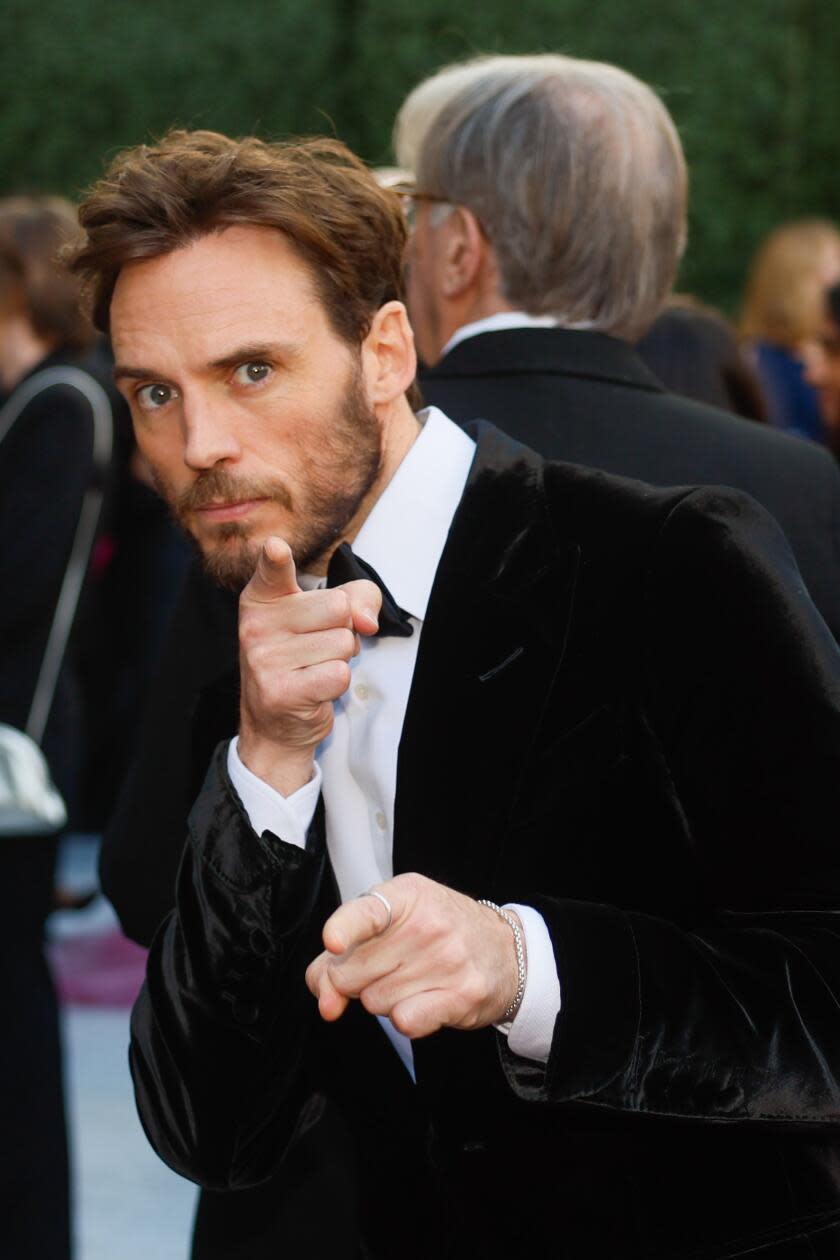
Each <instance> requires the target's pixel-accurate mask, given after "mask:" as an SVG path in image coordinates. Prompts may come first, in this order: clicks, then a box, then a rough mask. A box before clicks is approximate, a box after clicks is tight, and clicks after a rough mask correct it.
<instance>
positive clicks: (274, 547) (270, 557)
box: [243, 537, 300, 604]
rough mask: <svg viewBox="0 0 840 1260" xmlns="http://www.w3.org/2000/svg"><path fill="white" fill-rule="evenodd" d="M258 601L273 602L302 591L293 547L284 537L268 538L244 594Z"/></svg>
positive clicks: (263, 602)
mask: <svg viewBox="0 0 840 1260" xmlns="http://www.w3.org/2000/svg"><path fill="white" fill-rule="evenodd" d="M246 593H247V594H248V596H249V597H250V598H251V599H253V600H256V601H257V603H260V604H265V603H271V602H272V601H273V600H275V599H283V598H284V597H285V596H286V595H297V594H299V593H300V587H299V586H298V580H297V570H296V568H295V559H294V556H293V555H292V549H291V547H290V546H289V544H288V543H287V542H286V541H285V539H283V538H277V537H269V538H266V540H265V542H264V543H263V545H262V548H261V550H260V555H259V559H258V560H257V567H256V568H255V569H254V572H253V574H252V575H251V579H250V581H249V582H248V585H247V586H246V587H245V590H244V591H243V595H244V594H246Z"/></svg>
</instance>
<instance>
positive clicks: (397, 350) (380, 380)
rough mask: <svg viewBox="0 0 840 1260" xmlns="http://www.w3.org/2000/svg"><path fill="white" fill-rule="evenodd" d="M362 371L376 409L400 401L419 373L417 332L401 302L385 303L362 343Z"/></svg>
mask: <svg viewBox="0 0 840 1260" xmlns="http://www.w3.org/2000/svg"><path fill="white" fill-rule="evenodd" d="M362 372H363V375H364V379H365V385H366V388H367V396H368V399H369V400H370V402H371V404H372V405H373V406H378V405H387V404H388V403H392V402H394V401H395V400H396V399H398V398H400V397H401V396H402V395H403V394H404V393H405V392H406V390H407V389H408V388H409V386H410V385H411V383H412V381H413V380H414V377H415V376H416V374H417V355H416V353H415V350H414V333H413V332H412V331H411V325H410V324H409V322H408V315H407V314H406V309H405V306H404V305H403V303H402V302H386V303H385V305H384V306H380V308H379V310H378V311H377V312H376V314H375V315H374V317H373V321H372V323H371V326H370V331H369V333H368V335H367V336H366V337H365V339H364V341H363V342H362Z"/></svg>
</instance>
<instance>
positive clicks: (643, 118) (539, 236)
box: [395, 54, 840, 638]
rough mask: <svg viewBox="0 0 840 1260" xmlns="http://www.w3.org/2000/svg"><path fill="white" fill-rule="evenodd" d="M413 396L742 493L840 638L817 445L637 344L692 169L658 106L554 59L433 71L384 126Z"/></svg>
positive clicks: (546, 447) (636, 467) (569, 61)
mask: <svg viewBox="0 0 840 1260" xmlns="http://www.w3.org/2000/svg"><path fill="white" fill-rule="evenodd" d="M395 147H396V153H397V158H398V160H399V162H400V164H401V165H402V166H404V167H406V168H408V169H409V170H411V171H412V172H414V175H415V184H416V188H415V193H414V204H413V207H412V210H413V221H414V231H413V235H412V239H411V242H410V246H409V284H408V300H409V310H410V315H411V321H412V324H413V327H414V330H415V336H416V339H417V345H418V350H419V352H420V356H421V358H422V359H423V360H424V361H425V363H426V365H427V367H426V371H425V373H424V374H423V376H422V378H421V380H422V388H423V392H424V395H425V397H426V400H427V401H428V402H430V403H434V404H436V405H438V406H440V407H441V408H443V409H444V410H445V411H446V412H447V414H448V415H450V416H452V417H453V418H454V419H456V420H459V421H466V420H470V419H473V418H475V417H478V416H481V417H483V418H485V419H488V420H492V421H493V422H494V423H495V424H497V425H498V426H499V427H500V428H503V429H505V430H506V431H507V432H508V433H510V434H511V435H512V436H513V437H515V438H517V439H519V440H520V441H522V442H524V443H526V444H527V445H528V446H530V447H532V448H534V449H536V450H538V451H540V452H541V453H543V454H544V455H548V456H549V457H551V458H555V459H565V460H570V461H572V462H575V463H581V464H588V465H592V466H594V467H596V468H602V469H604V470H605V471H607V472H613V473H620V474H623V475H626V476H631V477H638V478H641V479H643V480H645V481H650V482H653V483H654V484H657V485H668V484H682V483H705V484H715V483H722V484H725V485H729V486H735V487H737V488H739V489H742V490H746V491H748V492H749V493H750V494H752V495H753V496H754V497H755V498H756V499H758V500H759V502H760V503H762V504H763V505H764V507H766V508H767V509H768V510H769V511H771V512H772V513H773V515H774V516H775V517H776V518H777V520H778V521H779V522H780V524H781V525H782V527H783V528H784V530H785V532H786V534H787V536H788V539H789V541H790V543H791V545H792V547H793V550H794V553H795V555H796V558H797V561H798V563H799V567H800V569H801V571H802V574H803V576H804V578H805V581H806V584H807V586H808V588H809V590H810V592H811V595H812V597H813V598H814V601H815V603H816V604H817V606H818V607H819V609H820V611H821V612H822V614H823V616H824V617H825V619H826V621H827V622H828V624H829V625H830V627H831V628H832V630H833V632H834V635H835V638H840V580H838V579H840V565H839V564H838V560H839V559H840V476H838V471H837V468H836V466H835V464H834V461H833V460H832V459H831V457H830V456H829V455H828V454H827V453H826V452H825V451H823V450H820V449H818V448H816V447H815V446H811V445H808V444H805V443H803V442H797V441H794V440H792V439H788V438H785V437H783V436H782V435H781V434H778V433H775V432H770V431H768V430H765V429H763V428H761V427H759V426H758V425H750V424H745V423H743V422H742V421H739V420H737V419H735V418H732V417H729V416H727V415H725V414H724V413H723V412H720V411H718V410H716V409H714V408H711V407H707V406H704V405H702V404H699V403H696V402H691V401H689V400H687V399H683V398H679V397H677V396H676V395H673V394H668V393H666V392H665V391H664V390H663V388H662V386H661V385H660V384H659V382H658V381H657V380H656V379H655V378H654V377H653V376H652V375H651V374H650V372H649V371H648V370H647V368H646V367H645V366H644V364H643V363H642V361H641V359H640V358H639V357H638V356H637V355H636V353H635V351H634V350H633V349H632V345H633V343H635V342H636V341H637V340H638V339H639V338H640V337H641V336H642V335H643V334H644V332H645V331H646V330H647V328H648V327H649V325H650V324H651V323H652V321H653V319H654V317H655V316H656V314H657V312H658V310H659V308H660V306H661V305H662V302H663V301H664V299H665V297H666V296H667V294H668V292H669V291H670V288H671V285H672V283H673V280H674V276H675V274H676V270H677V266H678V264H679V260H680V256H681V254H682V250H683V247H684V244H685V236H686V228H685V223H686V201H687V177H686V165H685V159H684V157H683V153H682V148H681V145H680V141H679V137H678V135H677V131H676V128H675V126H674V123H673V121H672V119H671V117H670V115H669V114H668V111H667V110H666V108H665V106H664V105H663V103H662V101H661V100H660V99H659V98H658V97H657V95H656V94H655V93H654V92H653V91H652V90H651V89H650V88H649V87H647V86H646V85H645V84H644V83H641V82H640V81H639V80H638V79H636V78H634V76H633V75H630V74H627V73H626V72H625V71H623V70H620V69H618V68H617V67H616V66H609V65H604V64H601V63H596V62H588V61H580V60H577V59H575V58H571V57H565V56H560V55H556V54H543V55H538V56H523V57H486V58H478V59H477V60H475V61H471V62H467V63H465V64H460V65H453V66H448V67H445V68H444V69H443V70H441V71H440V72H439V73H438V74H436V75H434V76H433V77H432V78H431V79H427V80H426V81H425V82H423V83H421V84H420V85H419V86H418V87H416V88H415V89H414V91H413V92H412V93H411V94H410V95H409V97H408V98H407V100H406V101H405V103H404V104H403V106H402V108H401V110H400V113H399V115H398V118H397V124H396V129H395Z"/></svg>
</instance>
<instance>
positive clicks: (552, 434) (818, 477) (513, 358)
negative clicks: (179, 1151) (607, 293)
mask: <svg viewBox="0 0 840 1260" xmlns="http://www.w3.org/2000/svg"><path fill="white" fill-rule="evenodd" d="M421 387H422V390H423V394H424V397H425V400H426V401H427V402H428V403H431V404H434V405H436V406H438V407H440V408H441V409H442V410H443V411H445V412H446V413H447V415H449V416H451V418H452V419H453V420H456V421H457V422H458V423H461V424H463V423H464V422H466V421H468V420H471V419H475V418H478V417H480V418H482V419H486V420H489V421H491V422H492V423H493V424H495V425H497V426H498V427H499V428H500V429H502V430H503V431H504V432H506V433H508V434H509V435H510V436H511V437H513V438H515V439H516V440H517V441H519V442H523V443H524V444H525V445H526V446H529V447H531V448H533V449H534V450H535V451H538V452H539V453H540V454H541V455H543V456H545V457H546V458H548V459H555V460H565V461H569V462H572V463H577V464H583V465H586V466H588V467H592V468H598V469H601V470H603V471H605V472H609V473H615V474H618V475H620V476H626V477H633V478H637V479H639V480H641V481H646V482H650V483H651V484H653V485H659V486H666V485H716V484H721V485H726V486H731V487H733V488H735V489H739V490H743V491H745V492H746V493H747V494H750V495H752V497H753V498H754V499H756V500H757V501H758V502H759V503H760V504H761V505H762V506H763V507H764V508H765V509H766V510H767V511H768V512H770V513H771V515H772V516H774V517H775V518H776V520H777V521H778V522H779V524H780V525H781V527H782V529H783V530H784V533H785V534H786V536H787V538H788V541H789V542H790V545H791V547H792V549H793V552H794V555H795V557H796V561H797V564H798V565H799V568H800V570H801V571H802V575H803V577H804V579H805V582H806V585H807V587H808V589H809V591H810V593H811V596H812V598H813V599H814V602H815V603H816V605H817V607H818V608H819V610H820V612H821V614H822V615H823V617H824V618H825V620H826V622H827V623H828V624H829V626H830V628H831V630H832V632H833V634H834V636H835V638H837V639H840V470H838V468H837V465H836V464H835V462H834V460H833V459H832V458H831V456H830V455H829V454H828V453H827V452H826V451H824V450H822V449H821V448H819V447H816V446H814V445H813V444H811V443H807V442H803V441H801V440H799V439H797V438H792V437H789V436H788V435H786V434H782V433H778V432H775V431H773V430H770V429H768V428H767V427H766V426H764V425H759V424H755V423H753V422H751V421H746V420H741V419H738V418H736V417H734V416H730V415H728V414H726V413H724V412H722V411H718V410H717V409H716V408H714V407H709V406H706V405H704V404H702V403H698V402H695V401H693V400H691V399H687V398H681V397H679V396H677V395H675V394H670V393H668V392H666V391H665V390H664V389H663V387H662V386H661V385H660V383H659V382H658V381H657V380H656V378H655V377H654V376H653V375H652V374H651V373H650V372H649V370H648V369H647V368H646V367H645V365H644V364H643V363H642V361H641V360H640V359H639V357H638V356H637V355H636V354H635V352H634V351H633V349H632V348H631V347H630V346H629V345H626V344H625V343H623V342H619V341H617V340H616V339H615V338H613V337H607V336H605V335H603V334H600V333H587V332H572V331H569V330H565V329H543V328H536V329H515V330H511V331H509V332H497V333H485V334H482V335H480V336H477V337H473V338H470V339H468V340H467V341H465V342H461V343H460V344H458V345H456V346H455V347H454V349H453V350H452V351H451V353H450V354H449V355H447V356H446V357H445V358H444V359H443V360H442V361H441V363H439V364H437V365H436V366H435V367H434V368H431V369H427V370H426V371H425V372H424V373H423V374H422V376H421Z"/></svg>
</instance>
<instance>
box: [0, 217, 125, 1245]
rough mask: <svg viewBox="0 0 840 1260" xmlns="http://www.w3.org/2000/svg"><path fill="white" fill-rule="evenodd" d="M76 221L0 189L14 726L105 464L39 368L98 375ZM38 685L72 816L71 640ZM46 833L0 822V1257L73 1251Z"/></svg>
mask: <svg viewBox="0 0 840 1260" xmlns="http://www.w3.org/2000/svg"><path fill="white" fill-rule="evenodd" d="M76 230H77V229H76V216H75V213H74V211H73V208H72V207H71V206H70V205H69V204H67V203H66V202H64V201H62V200H60V199H58V198H54V197H37V198H35V197H33V198H23V197H18V198H11V199H8V200H5V201H2V202H0V385H1V386H2V389H3V391H4V392H5V393H6V394H7V400H6V409H5V411H4V412H2V413H0V416H2V418H3V424H2V425H1V426H0V432H2V431H3V430H5V432H2V437H1V438H0V721H2V722H4V723H8V724H10V725H12V726H14V727H17V728H18V729H23V728H24V727H25V726H26V723H27V718H28V715H29V712H30V706H31V704H32V699H33V694H34V692H35V688H36V684H37V680H38V676H39V673H40V669H41V663H42V660H43V658H44V652H45V648H46V644H47V639H48V636H49V634H50V629H51V626H52V623H53V615H54V612H55V607H56V602H57V599H58V595H59V591H60V590H61V587H62V581H63V578H64V573H65V570H66V568H67V565H68V560H69V558H70V554H71V548H72V546H73V541H74V536H75V534H76V529H77V525H78V522H79V518H80V513H81V509H82V502H83V500H84V498H85V493H86V491H87V490H88V488H89V487H90V486H91V485H92V483H93V480H94V477H95V476H99V477H101V475H102V474H101V470H99V471H97V470H96V469H95V467H94V458H93V439H94V432H93V430H94V422H93V411H92V406H91V403H90V401H89V400H88V398H87V397H86V395H85V393H84V391H83V389H82V388H81V387H78V386H77V387H74V386H72V385H69V384H67V383H55V382H56V376H55V374H54V373H53V374H51V375H50V376H46V377H44V376H42V374H43V373H44V372H45V370H46V369H50V368H61V369H66V368H68V367H70V368H73V369H78V370H80V371H81V372H82V373H83V374H84V375H83V376H81V377H78V376H77V377H76V378H75V379H76V381H77V382H79V381H81V383H82V385H83V386H84V385H86V383H89V382H91V381H92V382H93V383H94V385H93V387H92V392H93V394H94V395H95V396H97V397H101V396H102V390H101V388H100V386H102V385H104V384H105V381H106V380H107V377H108V374H109V373H108V363H107V359H106V358H105V357H104V355H103V352H102V351H101V350H100V348H99V347H98V346H97V344H96V343H95V340H94V334H93V330H92V328H91V327H90V325H89V324H88V322H87V321H86V319H85V318H84V317H83V316H82V315H81V314H80V311H79V293H78V291H77V285H76V282H75V281H74V280H73V279H72V278H71V277H70V276H69V275H68V274H67V273H66V272H65V271H64V270H63V268H62V267H61V265H60V263H59V262H58V259H57V255H58V252H59V250H60V249H61V247H62V245H64V244H65V242H67V241H69V240H70V239H71V237H72V236H73V235H74V234H75V232H76ZM87 388H88V390H89V391H91V386H90V385H89V384H87ZM24 399H26V400H28V401H25V403H24V405H23V406H22V408H21V407H19V406H18V404H19V403H20V402H21V401H23V400H24ZM16 413H17V414H16ZM9 416H12V417H14V418H13V419H12V421H11V423H6V418H7V417H9ZM108 423H109V424H110V416H109V417H108ZM87 559H88V557H87V555H86V556H85V557H83V563H84V567H85V568H87ZM82 571H83V570H82ZM50 694H51V700H50V703H49V713H48V717H47V721H46V725H45V729H44V734H43V740H42V749H43V751H44V754H45V756H46V758H47V762H48V764H49V767H50V772H51V774H52V777H53V780H54V782H55V784H56V786H57V787H58V789H59V791H60V792H61V794H62V796H63V798H64V800H65V802H66V803H67V806H68V810H69V812H70V816H71V818H72V815H73V809H74V804H75V797H76V792H77V787H78V778H79V771H80V760H81V745H82V714H81V706H80V698H79V686H78V679H77V677H76V673H75V670H74V666H73V662H72V659H71V657H70V655H69V654H65V657H64V660H63V663H62V665H61V669H60V673H59V675H58V681H57V684H56V686H55V689H54V691H52V689H50ZM57 839H58V838H57V836H42V835H38V836H25V837H18V836H0V870H2V873H3V889H4V895H3V903H2V913H0V1002H2V1011H3V1014H2V1020H0V1142H2V1147H0V1150H1V1151H2V1153H1V1154H0V1256H3V1257H8V1258H9V1260H23V1258H24V1257H26V1258H29V1257H32V1260H35V1257H37V1260H67V1258H68V1257H69V1256H70V1252H71V1242H70V1223H69V1216H70V1213H69V1206H68V1201H69V1195H68V1166H67V1165H68V1160H67V1142H66V1133H65V1120H64V1104H63V1095H62V1083H61V1056H60V1048H59V1029H58V1015H57V1004H56V999H55V994H54V990H53V985H52V980H51V977H50V974H49V970H48V967H47V963H46V960H45V958H44V952H43V929H44V921H45V918H46V916H47V913H48V911H49V909H50V907H51V903H52V889H53V872H54V863H55V855H56V847H57Z"/></svg>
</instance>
